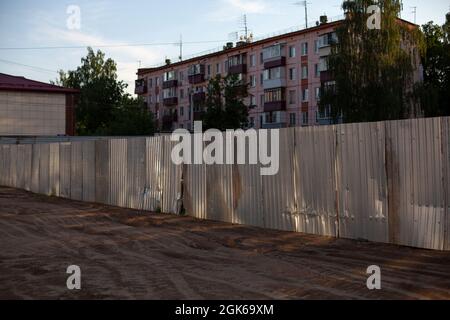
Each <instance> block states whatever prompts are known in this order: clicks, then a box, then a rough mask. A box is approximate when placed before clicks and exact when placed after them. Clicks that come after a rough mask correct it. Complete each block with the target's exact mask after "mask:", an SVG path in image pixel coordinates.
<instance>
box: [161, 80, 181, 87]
mask: <svg viewBox="0 0 450 320" xmlns="http://www.w3.org/2000/svg"><path fill="white" fill-rule="evenodd" d="M175 87H178V80H168V81H164V82H163V89H170V88H175Z"/></svg>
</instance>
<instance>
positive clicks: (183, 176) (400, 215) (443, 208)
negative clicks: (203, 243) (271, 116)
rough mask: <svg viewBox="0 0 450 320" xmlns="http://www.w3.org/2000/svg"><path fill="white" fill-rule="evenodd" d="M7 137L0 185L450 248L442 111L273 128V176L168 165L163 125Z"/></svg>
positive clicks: (245, 169) (247, 168)
mask: <svg viewBox="0 0 450 320" xmlns="http://www.w3.org/2000/svg"><path fill="white" fill-rule="evenodd" d="M259 134H261V131H260V132H259ZM3 141H7V140H3ZM8 141H9V140H8ZM6 143H8V142H6ZM19 143H23V144H1V141H0V185H5V186H11V187H17V188H21V189H25V190H29V191H32V192H35V193H41V194H46V195H54V196H59V197H64V198H69V199H74V200H81V201H90V202H98V203H104V204H110V205H115V206H120V207H125V208H133V209H140V210H149V211H161V212H166V213H179V212H180V210H181V208H182V206H184V208H185V210H186V213H187V214H189V215H191V216H194V217H197V218H199V219H210V220H218V221H224V222H230V223H235V224H246V225H253V226H258V227H263V228H271V229H279V230H287V231H294V232H304V233H309V234H317V235H324V236H333V237H341V238H349V239H366V240H370V241H376V242H384V243H393V244H399V245H407V246H413V247H420V248H429V249H436V250H450V232H449V231H450V210H449V209H450V186H449V184H450V168H449V166H450V119H449V118H434V119H417V120H405V121H392V122H380V123H365V124H349V125H339V126H327V127H310V128H289V129H282V130H280V170H279V173H278V174H277V175H275V176H261V175H260V165H238V164H236V165H212V166H207V165H182V166H176V165H174V164H173V163H172V161H171V150H172V146H173V145H174V143H173V142H171V141H170V137H169V136H161V137H152V138H120V139H114V138H108V139H105V138H98V139H95V138H92V137H91V138H89V139H88V140H82V139H81V138H76V139H73V140H72V139H70V138H69V139H68V138H64V140H61V141H60V142H56V141H54V140H52V142H51V143H48V140H43V141H39V139H32V140H28V142H27V140H22V141H21V142H19ZM28 143H29V144H28Z"/></svg>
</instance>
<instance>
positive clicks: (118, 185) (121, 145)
mask: <svg viewBox="0 0 450 320" xmlns="http://www.w3.org/2000/svg"><path fill="white" fill-rule="evenodd" d="M127 159H128V158H127V140H126V139H113V140H111V141H110V186H109V189H110V195H111V196H110V204H111V205H113V206H119V207H126V206H127V188H128V186H127V167H128V164H127V163H128V161H127Z"/></svg>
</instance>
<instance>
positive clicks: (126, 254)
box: [0, 188, 450, 300]
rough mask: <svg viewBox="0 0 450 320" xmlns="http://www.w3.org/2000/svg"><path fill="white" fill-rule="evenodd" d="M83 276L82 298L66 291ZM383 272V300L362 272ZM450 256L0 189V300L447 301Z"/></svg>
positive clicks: (77, 294) (448, 294) (449, 283)
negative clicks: (73, 276) (71, 269)
mask: <svg viewBox="0 0 450 320" xmlns="http://www.w3.org/2000/svg"><path fill="white" fill-rule="evenodd" d="M72 264H76V265H79V266H80V267H81V272H82V289H81V290H80V291H69V290H68V289H67V288H66V279H67V276H68V275H67V274H66V268H67V267H68V266H69V265H72ZM369 265H379V266H380V267H381V269H382V287H383V288H382V290H380V291H369V290H368V289H367V287H366V279H367V275H366V274H365V271H366V269H367V267H368V266H369ZM449 276H450V253H445V252H434V251H427V250H417V249H412V248H405V247H397V246H391V245H380V244H371V243H364V242H356V241H348V240H342V239H339V240H337V239H332V238H324V237H317V236H311V235H303V234H295V233H287V232H277V231H270V230H262V229H258V228H251V227H244V226H234V225H230V224H225V223H217V222H209V221H198V220H195V219H192V218H189V217H177V216H170V215H159V214H158V215H153V214H150V213H145V214H144V213H142V212H137V211H133V210H127V209H120V208H113V207H107V206H102V205H93V204H85V203H80V202H75V201H68V200H63V199H56V198H48V197H44V196H39V195H33V194H30V193H26V192H23V191H18V190H14V189H8V188H0V299H136V298H137V299H258V300H259V299H427V298H433V299H450V279H449V278H450V277H449Z"/></svg>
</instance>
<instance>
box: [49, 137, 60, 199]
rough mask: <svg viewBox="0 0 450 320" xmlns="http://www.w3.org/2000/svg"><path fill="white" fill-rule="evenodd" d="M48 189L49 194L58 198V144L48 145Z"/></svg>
mask: <svg viewBox="0 0 450 320" xmlns="http://www.w3.org/2000/svg"><path fill="white" fill-rule="evenodd" d="M49 152H50V154H49V165H50V167H49V184H50V185H49V188H50V194H51V195H52V196H55V197H59V192H60V191H59V189H60V177H59V143H52V144H50V149H49Z"/></svg>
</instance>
